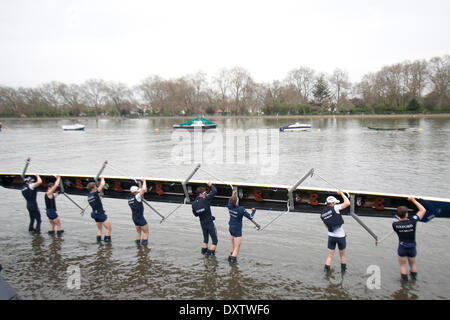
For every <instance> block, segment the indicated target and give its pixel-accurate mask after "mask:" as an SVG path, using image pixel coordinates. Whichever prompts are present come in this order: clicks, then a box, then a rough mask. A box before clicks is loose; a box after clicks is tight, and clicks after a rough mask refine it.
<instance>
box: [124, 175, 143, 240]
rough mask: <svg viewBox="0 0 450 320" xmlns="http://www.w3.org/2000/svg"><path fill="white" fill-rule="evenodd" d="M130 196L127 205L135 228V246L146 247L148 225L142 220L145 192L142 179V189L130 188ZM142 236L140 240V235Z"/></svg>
mask: <svg viewBox="0 0 450 320" xmlns="http://www.w3.org/2000/svg"><path fill="white" fill-rule="evenodd" d="M130 192H131V195H130V196H129V197H128V205H129V206H130V208H131V213H132V219H133V222H134V225H135V226H136V231H137V235H136V244H142V245H143V246H146V245H147V244H148V224H147V221H146V220H145V218H144V204H143V200H144V193H145V192H147V183H146V182H145V179H142V188H140V189H139V187H138V186H132V187H131V188H130ZM142 233H144V236H143V237H142V240H141V235H142Z"/></svg>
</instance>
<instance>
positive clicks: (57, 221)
mask: <svg viewBox="0 0 450 320" xmlns="http://www.w3.org/2000/svg"><path fill="white" fill-rule="evenodd" d="M53 221H54V224H55V225H56V230H57V231H61V219H59V217H58V218H56V219H55V220H53Z"/></svg>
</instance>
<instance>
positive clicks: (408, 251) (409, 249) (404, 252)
mask: <svg viewBox="0 0 450 320" xmlns="http://www.w3.org/2000/svg"><path fill="white" fill-rule="evenodd" d="M397 253H398V255H399V256H400V257H402V258H404V257H409V258H414V257H415V256H416V255H417V249H416V244H415V243H411V242H401V243H399V245H398V249H397Z"/></svg>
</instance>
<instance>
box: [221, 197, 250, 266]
mask: <svg viewBox="0 0 450 320" xmlns="http://www.w3.org/2000/svg"><path fill="white" fill-rule="evenodd" d="M227 207H228V212H229V214H230V220H229V222H228V225H229V232H230V235H231V250H230V255H229V257H228V261H229V262H230V263H236V262H237V256H238V254H239V251H240V250H241V243H242V218H243V217H246V218H247V219H249V220H253V216H254V215H255V213H256V210H255V208H252V213H251V214H249V213H248V212H247V210H245V208H244V207H241V206H239V197H238V196H237V194H236V191H235V190H233V194H232V195H231V197H230V199H229V200H228V205H227Z"/></svg>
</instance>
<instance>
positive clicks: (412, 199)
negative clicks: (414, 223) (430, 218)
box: [408, 197, 427, 220]
mask: <svg viewBox="0 0 450 320" xmlns="http://www.w3.org/2000/svg"><path fill="white" fill-rule="evenodd" d="M408 200H409V201H411V202H412V203H414V204H415V206H416V207H417V209H419V211H418V212H417V214H416V215H417V216H418V217H419V220H422V218H423V216H424V215H425V213H426V212H427V210H426V209H425V208H424V207H423V205H421V204H420V203H419V201H417V200H416V199H415V198H413V197H408Z"/></svg>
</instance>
